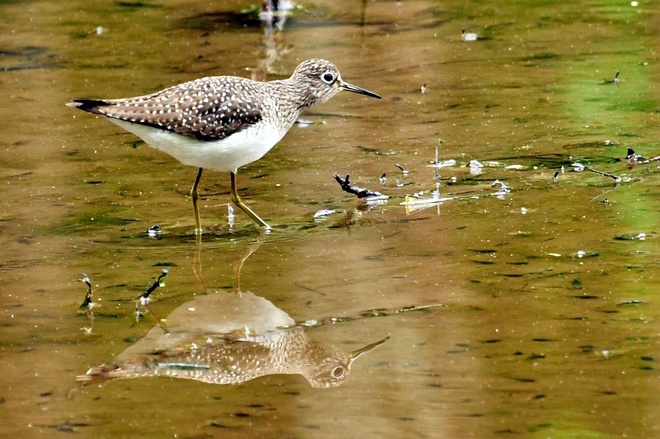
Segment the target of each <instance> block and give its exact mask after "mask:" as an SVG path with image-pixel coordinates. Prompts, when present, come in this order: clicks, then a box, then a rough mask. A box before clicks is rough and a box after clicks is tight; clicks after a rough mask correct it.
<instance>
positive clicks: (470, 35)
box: [461, 29, 479, 42]
mask: <svg viewBox="0 0 660 439" xmlns="http://www.w3.org/2000/svg"><path fill="white" fill-rule="evenodd" d="M478 39H479V35H477V34H476V33H474V32H465V29H461V40H463V41H466V42H469V41H477V40H478Z"/></svg>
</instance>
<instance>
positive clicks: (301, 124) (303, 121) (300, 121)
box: [296, 119, 314, 128]
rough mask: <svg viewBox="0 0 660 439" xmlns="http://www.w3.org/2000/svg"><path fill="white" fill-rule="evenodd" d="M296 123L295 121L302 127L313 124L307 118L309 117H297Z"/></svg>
mask: <svg viewBox="0 0 660 439" xmlns="http://www.w3.org/2000/svg"><path fill="white" fill-rule="evenodd" d="M296 123H297V124H298V125H300V126H301V127H302V128H305V127H308V126H310V125H311V124H313V123H314V122H313V121H311V120H309V119H298V120H296Z"/></svg>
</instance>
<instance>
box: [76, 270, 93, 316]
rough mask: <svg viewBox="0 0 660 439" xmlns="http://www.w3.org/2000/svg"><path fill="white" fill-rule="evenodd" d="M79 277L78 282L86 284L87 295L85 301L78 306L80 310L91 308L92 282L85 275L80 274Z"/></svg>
mask: <svg viewBox="0 0 660 439" xmlns="http://www.w3.org/2000/svg"><path fill="white" fill-rule="evenodd" d="M80 275H81V276H82V278H81V279H78V282H84V283H86V284H87V294H86V295H85V300H83V303H82V304H81V305H80V309H83V308H91V305H92V295H93V294H94V291H92V280H91V279H90V278H89V276H87V275H86V274H85V273H80Z"/></svg>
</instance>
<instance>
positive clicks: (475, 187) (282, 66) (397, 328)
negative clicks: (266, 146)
mask: <svg viewBox="0 0 660 439" xmlns="http://www.w3.org/2000/svg"><path fill="white" fill-rule="evenodd" d="M88 3H89V4H87V3H86V4H85V5H83V6H82V7H81V6H80V5H78V4H74V3H70V2H42V1H31V2H3V3H2V4H0V11H1V12H0V13H1V14H2V16H3V17H8V18H7V19H6V20H4V21H3V23H2V25H1V26H2V32H0V89H1V90H2V94H3V96H5V105H4V106H2V107H1V108H0V130H1V132H2V136H1V138H0V146H1V147H2V151H3V153H2V155H1V156H0V160H1V161H0V164H1V166H0V172H1V174H0V178H1V179H2V182H3V188H4V196H3V197H2V201H1V203H2V204H1V206H2V207H1V211H0V215H1V219H2V222H0V227H1V230H2V235H1V236H2V241H3V244H4V245H3V249H2V257H1V258H0V261H1V266H0V279H2V284H3V288H2V294H1V295H0V312H1V315H0V321H2V325H1V327H0V328H1V329H0V348H1V352H2V356H1V357H0V371H1V374H0V377H1V378H0V382H1V383H2V385H1V386H0V389H2V390H0V407H1V408H2V409H1V410H0V423H1V424H2V425H3V432H4V434H6V435H7V437H30V436H43V435H47V436H48V437H59V436H65V435H66V433H70V432H75V434H77V435H78V436H81V437H123V436H125V437H130V436H138V435H139V436H141V437H168V436H170V437H172V436H174V437H360V436H367V437H433V438H436V437H442V438H456V437H479V438H484V437H498V436H516V437H598V438H600V437H631V438H632V437H637V438H641V437H655V436H658V435H660V432H659V430H660V421H658V416H657V413H658V411H659V409H660V399H659V398H658V396H657V395H658V391H659V390H660V389H659V385H658V383H659V382H660V381H659V380H658V371H657V361H658V356H659V354H658V349H659V346H660V342H659V334H660V330H659V329H658V317H659V314H660V307H659V306H658V304H657V300H656V296H657V293H658V288H657V283H658V274H659V273H660V271H659V267H658V260H659V258H658V253H659V252H658V233H660V230H658V224H660V215H659V209H658V205H659V202H658V201H659V198H660V194H659V193H658V187H660V184H659V183H660V182H659V178H658V171H659V162H658V161H651V162H649V163H638V164H636V165H635V166H634V167H632V168H630V167H629V166H628V165H627V164H626V161H625V156H626V151H627V149H628V148H633V149H634V150H635V152H636V153H637V154H640V155H642V156H643V157H645V158H654V157H657V156H658V155H659V154H660V146H658V144H657V126H658V121H659V114H660V112H659V108H660V104H659V99H660V90H659V89H658V86H657V84H658V80H659V79H660V78H659V74H658V68H657V64H658V54H657V45H658V37H657V32H656V30H657V29H658V25H659V17H660V14H659V13H660V10H658V9H657V7H656V6H655V5H653V4H651V3H649V4H647V3H646V2H640V4H639V5H638V6H636V7H634V6H632V5H631V4H630V2H609V1H594V2H590V3H589V4H588V5H569V4H565V3H562V2H544V4H543V6H537V3H535V2H522V1H521V2H513V3H511V4H509V5H503V4H500V3H501V2H478V3H476V2H475V3H465V2H451V3H436V2H430V1H417V2H363V3H362V4H361V5H357V4H355V3H354V2H336V1H335V2H330V1H319V2H315V3H313V4H304V5H303V7H302V8H301V9H300V10H298V11H297V12H296V14H295V16H294V17H292V18H291V19H290V20H289V21H288V22H287V23H286V25H285V27H284V30H283V31H282V32H276V33H275V34H274V35H266V34H265V33H264V31H263V29H262V28H261V27H260V25H259V23H258V22H256V21H254V20H251V19H248V18H246V17H245V16H244V15H241V14H238V13H237V12H238V11H240V10H241V9H242V8H244V7H246V6H247V5H246V4H245V3H242V2H220V3H221V4H217V3H218V2H215V3H205V2H202V3H200V2H192V1H179V2H176V4H169V3H168V4H164V3H157V2H141V3H131V2H115V3H94V2H88ZM98 26H101V27H102V30H101V32H100V33H101V34H100V35H99V34H97V27H98ZM462 28H465V29H466V30H468V31H470V32H477V33H478V34H479V36H480V39H479V40H477V41H475V42H463V41H461V34H460V32H461V29H462ZM313 57H323V58H327V59H329V60H332V61H333V62H334V63H335V64H337V66H338V67H339V68H340V70H341V71H342V76H343V78H344V79H345V80H347V81H349V82H351V83H354V84H356V85H359V86H361V87H365V88H367V89H370V90H373V91H375V92H377V93H379V94H381V95H382V96H383V99H382V100H381V101H376V100H372V99H369V98H366V97H362V96H359V95H354V94H349V93H342V94H340V95H339V96H336V97H335V98H333V100H331V101H330V102H328V103H326V104H324V105H323V106H320V107H316V108H313V109H311V110H309V111H307V112H306V113H305V114H304V115H303V117H304V118H305V119H307V120H310V121H311V122H313V123H312V124H311V125H308V126H303V125H296V126H294V127H293V128H292V130H291V131H290V132H289V134H288V135H287V136H286V137H285V138H284V139H283V140H282V141H281V142H280V144H279V145H278V146H277V147H276V148H274V149H273V150H272V151H271V152H269V154H267V155H266V157H265V158H263V159H262V160H260V161H258V162H256V163H253V164H250V165H248V166H246V167H244V168H242V169H241V171H240V172H239V174H238V182H239V187H240V193H241V195H242V196H243V197H244V199H245V200H246V202H247V203H248V204H249V205H250V206H251V207H252V208H253V209H254V210H255V211H256V212H258V213H259V214H260V215H261V216H262V217H263V218H264V219H265V220H267V221H268V222H269V223H270V224H271V225H272V226H273V229H274V230H273V231H272V232H271V233H269V234H263V233H261V232H260V231H259V230H258V228H257V227H256V226H255V225H254V224H253V223H252V222H251V220H249V218H247V217H246V216H245V215H243V213H242V212H240V211H238V212H235V218H234V224H233V226H230V225H229V223H228V219H227V203H228V202H229V178H228V176H227V175H224V174H220V173H215V172H212V171H206V172H205V173H204V176H203V178H202V182H201V186H200V187H201V193H202V200H201V203H200V205H201V216H202V224H203V226H204V228H205V230H206V231H207V233H206V234H205V235H204V236H203V239H202V243H201V245H200V246H197V245H196V242H195V238H194V235H193V228H194V219H193V214H192V209H191V206H190V200H189V197H188V192H189V190H190V186H191V185H192V182H193V179H194V177H195V175H196V170H195V169H194V168H190V167H185V166H183V165H180V164H179V163H177V162H176V161H175V160H173V159H171V158H169V157H168V156H166V155H164V154H162V153H160V152H159V151H156V150H154V149H152V148H149V147H148V146H147V145H145V144H144V143H141V142H138V141H137V139H136V138H135V137H133V136H132V135H130V134H128V133H125V132H123V131H121V130H120V129H119V128H117V127H116V126H114V125H112V124H110V123H107V122H106V121H103V120H100V119H98V118H94V117H92V116H90V115H87V114H83V113H81V112H76V111H73V110H72V109H70V108H67V107H66V106H64V104H65V103H66V102H68V101H70V100H71V99H74V98H80V97H92V98H94V97H121V96H132V95H139V94H144V93H149V92H152V91H155V90H158V89H160V88H162V87H166V86H169V85H173V84H176V83H179V82H183V81H186V80H190V79H193V78H197V77H201V76H205V75H219V74H230V75H240V76H251V75H252V76H254V77H256V78H267V79H277V78H282V77H286V76H287V75H288V74H290V73H291V72H292V71H293V69H294V68H295V66H296V65H297V64H298V63H299V62H300V61H301V60H304V59H308V58H313ZM617 71H620V75H619V78H620V81H619V82H618V83H613V82H608V81H611V80H612V79H613V78H614V74H615V73H616V72H617ZM423 84H425V86H426V93H425V94H423V93H422V92H421V87H422V85H423ZM436 147H438V149H439V152H438V155H439V160H440V161H441V162H444V161H447V160H455V161H456V163H455V164H454V165H452V166H446V167H442V168H440V170H439V175H440V182H441V184H440V194H441V196H442V197H447V198H451V199H450V200H448V201H445V202H444V203H442V204H439V203H430V204H429V205H428V208H425V209H419V210H415V211H412V212H407V210H406V207H405V206H403V205H402V204H401V203H404V202H406V200H409V198H406V196H409V195H412V194H418V193H422V195H421V196H422V197H426V198H430V197H431V196H432V191H433V190H434V189H436V185H435V171H434V166H433V163H434V161H435V148H436ZM471 160H478V161H479V162H480V163H482V164H483V165H484V166H483V167H482V168H480V169H479V170H480V171H481V172H480V173H478V172H477V170H476V168H475V169H473V168H471V167H470V166H469V163H470V161H471ZM574 163H581V164H583V165H585V166H588V167H591V169H594V170H596V171H600V172H603V173H607V174H612V175H614V176H616V177H618V178H620V181H619V182H618V183H617V182H615V179H614V178H612V177H611V176H603V175H601V174H598V173H595V172H591V171H589V170H588V169H587V170H584V171H582V172H575V171H574V170H573V166H572V164H574ZM396 164H399V165H401V167H403V168H404V169H405V170H407V171H408V173H407V174H405V175H404V173H403V172H402V171H401V170H400V169H398V168H397V167H396ZM562 167H563V169H564V172H563V173H561V172H560V173H559V174H558V175H557V179H556V181H554V180H553V176H554V175H555V173H556V172H557V171H558V170H560V169H562ZM335 172H337V173H338V174H340V175H341V176H345V175H347V174H349V175H350V177H351V181H352V182H353V183H354V184H355V185H357V186H359V187H363V188H368V189H370V190H373V191H379V192H382V193H383V194H386V195H388V196H389V197H390V198H389V199H387V201H386V203H385V204H376V205H373V206H365V205H364V204H362V203H360V202H359V201H358V200H357V199H356V198H355V197H354V196H353V195H350V194H347V193H345V192H342V190H341V188H340V187H339V185H338V184H337V182H336V181H335V180H334V179H333V173H335ZM384 173H385V174H386V182H385V184H381V183H380V182H379V177H380V176H381V175H382V174H384ZM496 181H499V182H503V183H505V184H506V185H507V186H508V187H509V188H510V192H508V193H505V194H502V195H500V196H497V195H496V193H497V191H498V190H499V189H500V188H501V184H498V183H495V182H496ZM494 183H495V184H494ZM323 209H328V210H332V211H334V212H333V213H331V214H329V215H327V216H324V217H319V218H314V214H315V213H316V212H318V211H320V210H323ZM409 210H410V209H409ZM154 224H159V225H160V227H161V228H162V230H163V235H162V238H161V239H158V240H156V239H151V238H149V237H148V236H147V233H146V230H147V229H148V228H149V227H150V226H152V225H154ZM249 249H252V250H254V253H253V254H252V255H251V256H250V257H249V258H247V259H246V260H245V261H244V263H243V266H242V270H241V271H240V276H241V277H240V288H241V289H242V290H243V291H246V292H248V291H249V292H252V293H254V294H255V295H257V296H259V297H263V298H265V299H266V300H268V301H269V302H271V303H272V304H273V305H274V307H276V308H277V309H279V310H281V311H282V312H283V313H285V314H286V315H288V316H290V318H291V319H293V320H294V321H296V322H300V323H305V324H306V325H307V326H306V327H305V330H304V332H305V335H306V337H308V338H309V339H311V340H316V341H318V342H319V343H324V344H329V345H332V346H335V347H337V348H339V349H341V350H343V351H346V352H348V351H353V350H355V349H357V348H359V347H361V346H364V345H366V344H368V343H372V342H375V341H377V340H380V339H383V338H384V337H386V336H389V337H390V339H389V340H388V341H387V342H386V343H385V344H383V345H382V346H380V347H378V348H377V349H375V350H373V351H372V352H369V353H367V354H365V355H364V356H362V357H361V358H359V359H358V360H356V362H355V363H354V364H353V367H352V371H351V374H350V376H349V377H348V378H347V379H346V381H345V382H344V383H343V384H342V385H341V386H339V387H337V388H334V389H315V388H312V387H311V386H310V385H309V383H308V382H307V380H305V379H304V378H303V377H302V376H300V375H270V376H266V377H262V378H257V379H255V380H252V381H248V382H245V383H243V384H237V385H229V386H222V385H212V384H205V383H200V382H195V381H190V380H174V379H168V378H136V379H127V380H116V381H108V382H104V383H102V384H99V385H97V384H95V385H88V386H81V385H80V384H79V383H77V382H76V381H75V379H76V376H79V375H81V374H83V373H85V371H86V370H87V369H89V368H90V367H93V366H98V365H100V364H103V363H110V362H112V361H113V359H114V358H115V357H116V356H117V355H119V354H120V353H122V352H123V351H125V350H126V349H127V348H129V347H130V346H132V345H133V344H134V343H135V342H136V341H138V340H139V339H140V338H141V337H143V336H144V335H145V334H147V333H148V332H149V331H150V330H151V329H152V328H153V327H154V326H155V324H156V322H155V320H154V317H153V316H157V317H158V318H167V316H169V315H170V314H171V313H173V312H174V311H175V310H176V309H177V308H179V307H180V306H181V305H183V304H186V303H187V302H189V301H190V300H192V299H194V298H195V297H196V295H199V294H200V293H203V292H204V291H206V292H207V293H208V294H230V292H231V291H232V290H234V288H235V287H236V284H237V282H238V281H237V279H236V276H235V267H236V266H237V265H239V264H240V263H241V261H242V258H243V257H244V256H245V254H246V252H247V251H248V250H249ZM196 261H199V264H197V263H196ZM195 267H198V270H197V273H196V272H195V271H194V270H193V268H195ZM199 267H201V274H200V268H199ZM163 268H165V269H167V270H168V275H167V277H166V278H165V286H164V287H163V288H157V289H156V290H155V291H154V292H153V294H152V296H151V299H152V301H151V303H150V305H149V312H148V313H147V312H146V311H145V313H146V316H145V317H144V318H142V319H140V321H139V322H137V323H136V320H135V306H136V305H135V298H136V297H138V296H139V295H140V294H141V293H142V292H143V291H144V290H145V289H146V288H148V287H149V285H151V284H152V283H153V282H154V280H155V279H156V278H157V277H158V275H159V274H160V273H161V270H162V269H163ZM80 273H85V274H87V275H89V276H90V278H91V279H92V283H93V286H94V300H95V301H96V304H97V305H98V306H97V307H96V308H95V309H94V319H93V322H92V320H91V319H90V317H89V316H88V315H87V314H85V313H84V312H81V311H80V310H79V309H78V307H79V305H80V303H81V302H82V300H83V298H84V296H85V291H86V286H85V284H83V283H80V282H78V279H80V278H81V275H80ZM200 276H201V279H203V283H200Z"/></svg>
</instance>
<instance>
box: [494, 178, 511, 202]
mask: <svg viewBox="0 0 660 439" xmlns="http://www.w3.org/2000/svg"><path fill="white" fill-rule="evenodd" d="M497 185H500V189H499V190H498V191H497V192H495V193H494V194H493V195H495V196H496V197H498V198H500V199H504V195H506V194H508V193H510V192H511V188H510V187H509V185H507V184H506V183H504V182H503V181H500V180H495V181H494V182H493V183H492V184H491V185H490V187H495V186H497Z"/></svg>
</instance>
